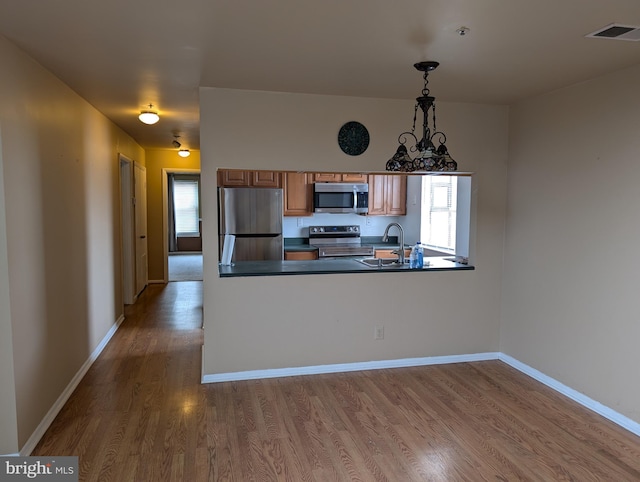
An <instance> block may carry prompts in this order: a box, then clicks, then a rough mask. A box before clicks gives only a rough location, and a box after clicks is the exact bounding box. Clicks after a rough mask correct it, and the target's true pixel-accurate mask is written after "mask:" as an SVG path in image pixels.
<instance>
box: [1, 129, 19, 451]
mask: <svg viewBox="0 0 640 482" xmlns="http://www.w3.org/2000/svg"><path fill="white" fill-rule="evenodd" d="M3 178H4V176H3V162H2V129H1V126H0V333H1V334H2V336H0V386H1V387H2V389H1V390H0V454H8V453H15V452H17V448H18V417H17V413H16V392H15V379H14V376H13V337H12V330H11V309H10V307H11V303H10V300H9V258H8V253H7V222H6V221H7V220H6V216H5V209H6V203H5V196H4V179H3Z"/></svg>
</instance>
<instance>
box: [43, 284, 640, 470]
mask: <svg viewBox="0 0 640 482" xmlns="http://www.w3.org/2000/svg"><path fill="white" fill-rule="evenodd" d="M201 307H202V283H200V282H174V283H169V284H167V285H151V286H149V287H148V288H147V289H146V290H145V291H144V292H143V294H142V296H141V297H140V299H139V300H138V302H137V304H136V305H134V306H130V307H128V308H127V310H126V320H125V321H124V322H123V324H122V325H121V327H120V328H119V330H118V331H117V332H116V333H115V335H114V336H113V338H112V340H111V341H110V342H109V343H108V345H107V346H106V348H105V349H104V351H103V352H102V354H101V355H100V356H99V357H98V359H97V360H96V362H95V363H94V364H93V366H92V367H91V368H90V370H89V371H88V373H87V375H86V376H85V378H84V379H83V380H82V382H81V383H80V384H79V386H78V387H77V389H76V390H75V392H74V393H73V395H72V396H71V398H70V399H69V401H68V402H67V404H66V405H65V406H64V407H63V409H62V410H61V412H60V413H59V414H58V416H57V417H56V419H55V420H54V422H53V423H52V425H51V427H50V428H49V430H48V431H47V432H46V434H45V436H44V437H43V438H42V440H41V441H40V443H39V444H38V446H37V447H36V449H35V450H34V452H33V454H32V455H47V456H63V455H76V456H79V470H80V481H83V482H84V481H112V482H125V481H136V482H161V481H179V482H182V481H184V482H200V481H212V482H213V481H219V480H237V481H245V480H256V481H272V480H291V481H295V482H298V481H303V480H304V481H318V482H325V481H329V480H334V481H346V480H360V481H365V482H368V481H392V482H395V481H403V482H404V481H418V480H430V481H447V482H449V481H453V480H456V481H457V480H470V481H474V480H544V481H547V480H549V481H555V480H581V481H587V480H612V481H613V480H615V481H617V482H621V481H637V480H640V441H639V439H638V437H636V436H634V435H633V434H631V433H630V432H627V431H625V430H623V429H622V428H620V427H619V426H617V425H615V424H613V423H612V422H609V421H608V420H605V419H603V418H602V417H600V416H598V415H596V414H594V413H592V412H590V411H588V410H586V409H584V408H583V407H581V406H579V405H577V404H576V403H574V402H572V401H570V400H568V399H567V398H565V397H563V396H561V395H559V394H557V393H556V392H554V391H553V390H551V389H549V388H547V387H546V386H544V385H541V384H540V383H538V382H536V381H534V380H533V379H531V378H529V377H527V376H525V375H523V374H522V373H520V372H518V371H516V370H515V369H513V368H511V367H509V366H508V365H506V364H504V363H502V362H499V361H487V362H475V363H457V364H450V365H433V366H424V367H414V368H402V369H388V370H372V371H363V372H351V373H338V374H324V375H311V376H295V377H286V378H273V379H261V380H248V381H239V382H226V383H217V384H208V385H202V384H201V383H200V372H201V345H202V339H203V332H202V330H201V329H200V325H201V316H202V311H201ZM265 321H268V320H265ZM265 349H268V347H265Z"/></svg>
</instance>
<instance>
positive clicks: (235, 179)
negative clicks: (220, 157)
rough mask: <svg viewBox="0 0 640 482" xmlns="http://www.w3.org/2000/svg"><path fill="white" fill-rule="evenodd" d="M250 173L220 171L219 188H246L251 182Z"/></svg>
mask: <svg viewBox="0 0 640 482" xmlns="http://www.w3.org/2000/svg"><path fill="white" fill-rule="evenodd" d="M250 174H251V173H250V171H239V170H236V169H220V170H219V171H218V186H220V187H234V186H235V187H246V186H249V184H250V182H251V175H250Z"/></svg>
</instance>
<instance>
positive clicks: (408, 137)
mask: <svg viewBox="0 0 640 482" xmlns="http://www.w3.org/2000/svg"><path fill="white" fill-rule="evenodd" d="M438 65H440V64H439V63H438V62H433V61H426V62H418V63H417V64H413V66H414V67H415V68H416V69H417V70H419V71H420V72H424V88H423V89H422V95H421V96H420V97H418V98H416V106H415V109H414V113H413V128H412V129H411V132H403V133H402V134H400V135H399V136H398V143H399V144H400V145H399V146H398V150H397V151H396V153H395V154H394V155H393V157H392V158H391V159H389V160H388V161H387V166H386V169H387V171H402V172H412V171H456V170H457V169H458V164H457V163H456V161H454V160H453V159H452V158H451V156H450V155H449V151H448V149H447V146H446V145H445V143H446V142H447V136H446V135H445V134H444V132H440V131H439V130H438V129H437V127H436V103H435V102H436V99H435V97H432V96H430V95H429V89H428V88H427V84H428V83H429V81H428V80H427V77H428V75H429V72H431V71H432V70H435V69H436V68H437V67H438ZM418 107H420V109H421V110H422V115H423V121H422V139H420V140H418V138H417V137H416V135H415V131H416V119H417V117H418ZM429 112H431V113H432V116H433V118H432V122H431V124H429ZM434 141H436V142H438V147H437V148H436V146H435V145H434ZM407 143H411V144H409V149H407ZM409 152H411V153H415V157H414V158H412V157H411V156H410V155H409Z"/></svg>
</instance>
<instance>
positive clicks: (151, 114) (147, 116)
mask: <svg viewBox="0 0 640 482" xmlns="http://www.w3.org/2000/svg"><path fill="white" fill-rule="evenodd" d="M138 119H140V122H144V123H145V124H149V125H151V124H155V123H156V122H158V121H159V120H160V116H159V115H158V113H157V112H156V111H154V110H153V104H149V109H146V110H143V111H141V112H140V115H139V116H138Z"/></svg>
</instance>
